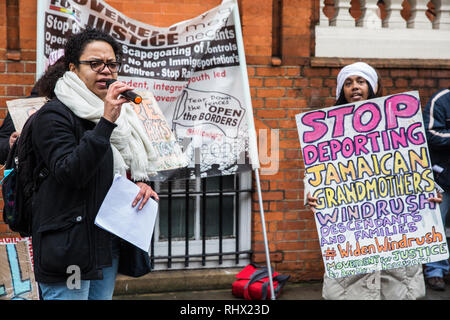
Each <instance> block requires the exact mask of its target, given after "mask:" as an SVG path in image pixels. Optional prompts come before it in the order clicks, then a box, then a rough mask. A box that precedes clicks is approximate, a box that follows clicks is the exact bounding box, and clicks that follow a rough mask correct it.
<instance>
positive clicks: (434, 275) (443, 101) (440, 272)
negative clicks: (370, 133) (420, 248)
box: [423, 89, 450, 291]
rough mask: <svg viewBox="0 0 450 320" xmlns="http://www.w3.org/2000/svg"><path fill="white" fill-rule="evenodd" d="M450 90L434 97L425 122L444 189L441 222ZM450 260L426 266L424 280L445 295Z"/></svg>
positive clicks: (449, 147)
mask: <svg viewBox="0 0 450 320" xmlns="http://www.w3.org/2000/svg"><path fill="white" fill-rule="evenodd" d="M449 119H450V90H449V89H443V90H439V91H438V92H436V93H434V94H433V96H432V97H431V98H430V100H429V101H428V103H427V105H426V106H425V108H424V110H423V122H424V125H425V130H426V134H427V141H428V147H429V150H430V157H431V163H432V164H433V171H434V175H435V178H436V182H437V183H438V184H439V185H440V186H441V187H442V188H443V189H444V191H445V192H444V193H443V197H442V203H441V205H440V209H441V217H442V222H443V224H444V227H445V220H446V217H447V213H448V210H449V208H450V196H449V195H448V193H449V191H450V174H449V171H450V122H449ZM448 271H449V262H448V260H442V261H436V262H431V263H427V264H425V270H424V273H425V279H426V282H427V285H428V286H429V287H430V289H432V290H437V291H444V290H445V282H444V276H445V275H447V274H448Z"/></svg>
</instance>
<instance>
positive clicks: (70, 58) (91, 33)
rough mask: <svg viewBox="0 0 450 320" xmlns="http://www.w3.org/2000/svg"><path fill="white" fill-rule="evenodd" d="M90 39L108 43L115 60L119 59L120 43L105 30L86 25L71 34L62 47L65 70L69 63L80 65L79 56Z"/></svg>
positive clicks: (120, 52)
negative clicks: (82, 29) (83, 28)
mask: <svg viewBox="0 0 450 320" xmlns="http://www.w3.org/2000/svg"><path fill="white" fill-rule="evenodd" d="M92 41H104V42H106V43H109V44H110V45H111V47H112V48H113V50H114V54H115V55H116V59H117V61H121V59H122V47H121V46H120V44H119V43H118V42H117V41H116V40H115V39H114V38H113V37H112V36H111V35H109V34H107V33H106V32H104V31H102V30H99V29H94V28H91V27H88V28H86V29H85V30H84V31H81V32H80V33H77V34H74V35H72V36H71V37H70V38H69V39H68V40H67V42H66V45H65V47H64V55H65V57H66V58H65V66H66V70H69V65H70V64H71V63H73V64H74V65H75V66H76V67H78V66H79V65H80V56H81V55H82V54H83V51H84V49H85V48H86V46H87V45H88V44H89V43H91V42H92Z"/></svg>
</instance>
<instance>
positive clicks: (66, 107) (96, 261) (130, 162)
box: [32, 28, 158, 300]
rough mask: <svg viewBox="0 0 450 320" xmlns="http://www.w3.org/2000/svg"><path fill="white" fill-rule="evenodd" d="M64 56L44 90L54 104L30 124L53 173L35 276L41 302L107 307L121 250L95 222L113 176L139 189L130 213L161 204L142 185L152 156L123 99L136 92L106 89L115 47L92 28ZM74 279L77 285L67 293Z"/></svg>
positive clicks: (46, 184) (116, 59) (42, 189)
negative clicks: (100, 303) (151, 203)
mask: <svg viewBox="0 0 450 320" xmlns="http://www.w3.org/2000/svg"><path fill="white" fill-rule="evenodd" d="M64 52H65V55H64V58H63V59H64V64H62V65H61V64H58V67H57V68H58V70H53V71H54V73H53V74H50V73H49V74H48V77H47V78H46V80H45V81H44V80H43V82H42V83H41V84H42V85H40V86H39V88H40V92H41V94H44V92H45V95H46V96H49V97H51V96H52V95H54V96H55V98H54V99H52V100H50V101H48V102H47V103H46V104H45V105H44V106H43V107H42V108H41V109H40V110H39V111H38V112H37V114H36V116H35V118H34V120H33V124H32V140H33V149H34V152H35V154H36V157H37V158H38V159H39V160H40V162H41V163H43V166H44V167H45V168H46V169H47V171H48V175H46V176H45V177H44V178H43V179H42V182H41V183H40V186H39V188H38V190H37V192H36V193H35V195H34V197H33V223H32V243H33V260H34V274H35V278H36V281H37V282H38V283H39V287H40V289H41V292H42V296H43V298H44V300H74V299H75V300H87V299H89V300H91V299H92V300H94V299H96V300H98V299H101V300H110V299H112V295H113V292H114V285H115V279H116V275H117V272H118V265H119V261H120V260H121V257H122V246H121V245H122V242H121V241H120V239H119V238H117V237H116V236H114V235H113V234H111V233H109V232H107V231H105V230H103V229H100V228H99V227H97V226H96V225H95V224H94V219H95V217H96V215H97V212H98V210H99V208H100V206H101V204H102V202H103V200H104V198H105V196H106V194H107V192H108V190H109V188H110V186H111V185H112V182H113V177H114V174H115V173H120V174H122V175H123V176H126V175H129V176H130V177H131V179H133V181H134V182H135V183H136V185H137V186H138V187H139V189H140V191H139V193H138V194H137V196H136V198H135V199H134V201H133V203H132V204H131V205H132V206H133V207H136V208H138V210H140V209H142V208H143V206H144V205H145V204H146V203H147V201H148V199H149V198H150V197H153V198H155V199H158V195H157V194H156V193H155V192H154V191H153V190H152V188H151V187H150V186H148V185H147V184H146V183H145V182H146V181H148V179H149V178H148V177H149V175H151V174H153V172H152V171H151V169H150V168H151V167H152V166H150V163H151V161H154V160H155V156H154V154H153V149H152V148H151V143H150V141H149V140H148V137H147V136H146V134H145V130H143V129H142V128H141V127H140V126H141V123H140V122H139V119H138V117H137V114H136V113H135V112H134V110H133V108H131V107H130V106H129V105H126V104H125V103H126V102H127V100H126V99H125V98H123V97H121V93H123V92H124V91H126V90H132V89H133V88H131V87H129V86H127V85H126V84H125V83H123V82H120V81H116V82H114V83H113V84H111V85H110V86H109V88H108V87H107V86H106V80H108V79H117V76H118V71H119V69H120V61H121V60H120V59H121V47H120V45H119V44H118V43H117V41H116V40H115V39H114V38H112V37H111V36H110V35H108V34H106V33H104V32H103V31H99V30H95V29H91V28H88V29H86V30H84V31H82V32H80V33H78V34H76V35H73V36H71V37H70V38H69V39H68V40H67V42H66V45H65V49H64ZM55 68H56V67H55ZM61 68H62V70H61ZM44 77H45V76H44ZM53 84H56V85H55V86H53ZM134 248H135V249H137V250H140V249H138V248H136V247H134ZM141 251H142V250H141ZM142 254H144V255H147V259H148V253H147V252H144V251H142ZM129 256H132V255H129ZM74 272H75V274H78V280H79V283H78V284H79V285H76V282H75V285H74V286H72V285H71V286H69V282H68V281H69V277H70V276H72V275H74ZM77 272H78V273H77ZM72 284H73V283H72Z"/></svg>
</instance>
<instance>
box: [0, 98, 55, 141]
mask: <svg viewBox="0 0 450 320" xmlns="http://www.w3.org/2000/svg"><path fill="white" fill-rule="evenodd" d="M45 102H47V99H46V98H43V97H39V98H25V99H15V100H9V101H6V106H7V107H8V112H9V114H10V115H11V119H12V121H13V123H14V128H15V129H16V131H17V132H21V131H22V128H23V125H24V124H25V122H26V121H27V119H28V117H30V116H31V115H32V114H33V113H35V112H36V111H38V110H39V109H40V108H41V107H42V106H43V105H44V103H45Z"/></svg>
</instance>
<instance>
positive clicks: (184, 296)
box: [114, 282, 450, 300]
mask: <svg viewBox="0 0 450 320" xmlns="http://www.w3.org/2000/svg"><path fill="white" fill-rule="evenodd" d="M321 299H322V283H321V282H305V283H290V282H288V283H287V284H286V285H285V287H284V288H283V291H282V293H281V295H280V296H279V298H278V299H277V300H321ZM114 300H241V299H237V298H235V297H234V296H233V295H232V294H231V288H230V289H220V290H198V291H178V292H163V293H149V294H138V295H118V296H114ZM422 300H450V283H448V284H447V288H446V290H445V291H434V290H431V289H429V288H427V289H426V296H425V297H424V298H423V299H422Z"/></svg>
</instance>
